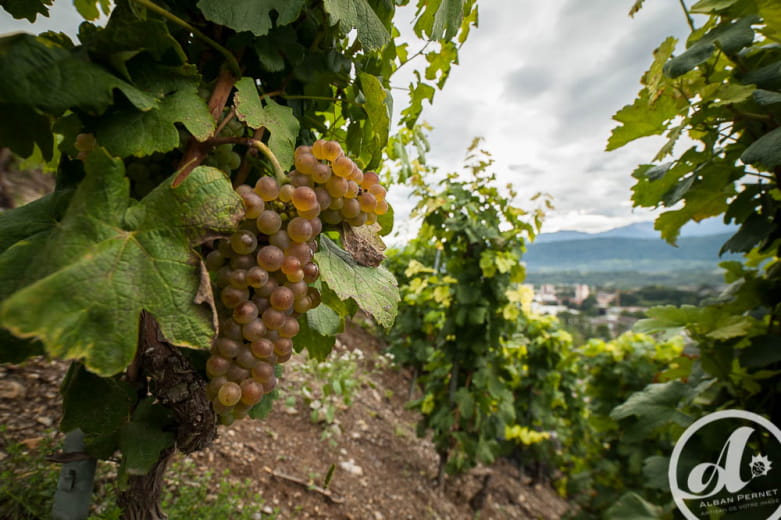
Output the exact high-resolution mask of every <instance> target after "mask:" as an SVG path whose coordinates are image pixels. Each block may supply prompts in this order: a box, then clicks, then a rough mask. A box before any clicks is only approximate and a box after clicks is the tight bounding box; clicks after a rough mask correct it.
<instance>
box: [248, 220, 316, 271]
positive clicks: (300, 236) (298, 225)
mask: <svg viewBox="0 0 781 520" xmlns="http://www.w3.org/2000/svg"><path fill="white" fill-rule="evenodd" d="M287 234H288V236H289V237H290V239H291V240H292V241H293V242H307V241H308V240H309V239H311V238H312V224H311V223H310V222H309V221H308V220H307V219H305V218H303V217H296V218H294V219H291V220H290V222H288V224H287ZM280 263H281V262H280ZM258 264H260V262H258Z"/></svg>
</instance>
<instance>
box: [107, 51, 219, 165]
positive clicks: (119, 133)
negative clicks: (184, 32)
mask: <svg viewBox="0 0 781 520" xmlns="http://www.w3.org/2000/svg"><path fill="white" fill-rule="evenodd" d="M134 79H135V80H136V82H137V84H138V85H139V86H140V87H141V88H143V89H144V91H146V92H152V93H154V95H155V96H156V97H157V98H158V99H159V100H160V101H159V104H158V106H157V107H156V108H154V109H152V110H147V111H140V110H133V109H132V108H128V109H120V110H117V111H115V112H113V113H112V114H111V117H108V118H104V119H103V121H102V122H101V124H100V125H99V126H98V128H97V140H98V143H100V145H102V146H105V147H106V149H108V151H109V152H110V153H111V154H112V155H115V156H118V157H127V156H130V155H135V156H138V157H142V156H146V155H151V154H153V153H155V152H167V151H168V150H172V149H174V148H176V147H177V146H178V145H179V140H180V137H179V130H178V129H177V127H176V123H182V124H183V125H184V126H185V127H186V128H187V130H189V131H190V133H191V134H192V135H193V136H194V137H195V138H196V139H198V140H199V141H204V140H205V139H207V138H208V137H209V136H210V135H211V134H212V133H213V132H214V127H215V121H214V118H212V116H211V114H210V113H209V107H208V106H207V105H206V102H205V101H204V100H203V98H201V97H200V96H199V95H198V84H199V82H200V78H199V76H198V74H197V72H196V71H195V70H194V69H191V68H189V67H181V68H180V67H163V66H157V67H146V70H145V71H144V72H139V73H136V74H134Z"/></svg>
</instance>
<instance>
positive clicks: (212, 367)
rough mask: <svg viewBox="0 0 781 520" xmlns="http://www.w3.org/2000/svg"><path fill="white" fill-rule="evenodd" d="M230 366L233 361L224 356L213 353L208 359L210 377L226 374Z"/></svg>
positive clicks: (207, 373)
mask: <svg viewBox="0 0 781 520" xmlns="http://www.w3.org/2000/svg"><path fill="white" fill-rule="evenodd" d="M230 366H231V362H230V360H229V359H226V358H224V357H222V356H215V355H211V356H209V359H207V360H206V375H208V376H209V377H210V378H215V377H217V376H224V375H225V374H226V373H227V372H228V368H230Z"/></svg>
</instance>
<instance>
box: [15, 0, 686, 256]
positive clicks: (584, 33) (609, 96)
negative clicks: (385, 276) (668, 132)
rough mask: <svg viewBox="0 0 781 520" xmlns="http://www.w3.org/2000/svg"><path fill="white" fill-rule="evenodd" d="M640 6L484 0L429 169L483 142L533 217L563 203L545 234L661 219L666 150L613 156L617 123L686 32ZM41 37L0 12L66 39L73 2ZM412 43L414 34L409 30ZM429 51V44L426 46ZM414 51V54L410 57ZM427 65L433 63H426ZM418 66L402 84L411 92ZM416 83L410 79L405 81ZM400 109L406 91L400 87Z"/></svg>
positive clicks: (642, 147) (608, 1)
mask: <svg viewBox="0 0 781 520" xmlns="http://www.w3.org/2000/svg"><path fill="white" fill-rule="evenodd" d="M632 4H633V0H546V1H544V2H540V1H532V0H481V1H479V26H478V27H477V28H473V29H472V33H471V34H470V36H469V39H468V40H467V42H466V43H465V45H464V46H463V47H462V49H461V52H460V56H459V64H458V65H457V66H456V67H454V69H453V70H452V72H451V75H450V78H449V80H448V82H447V84H446V85H445V88H444V90H443V91H441V92H437V93H436V95H435V97H434V103H433V105H428V104H427V103H426V104H425V109H424V111H423V114H422V120H424V121H426V122H427V123H429V124H430V125H431V126H432V127H433V130H432V132H431V134H430V143H431V151H430V153H429V154H428V157H427V158H428V162H429V164H432V165H434V166H436V167H437V168H438V169H439V170H440V171H442V172H451V171H458V170H459V169H460V167H461V165H462V161H463V157H464V155H465V152H466V148H467V146H468V145H469V143H470V142H471V141H472V139H473V138H474V137H478V136H479V137H483V138H484V143H483V148H485V149H487V150H488V151H490V152H491V154H492V155H493V158H494V160H495V164H494V166H493V171H495V172H496V173H497V175H498V177H499V180H500V182H501V184H506V183H508V182H510V183H512V184H513V185H514V187H515V189H516V190H517V191H518V192H519V199H518V203H519V204H520V205H521V206H522V207H527V208H531V207H533V203H531V202H530V201H529V199H530V198H531V197H532V196H533V195H534V194H535V193H538V192H544V193H548V194H550V195H551V196H552V197H553V204H554V206H555V209H554V210H553V211H550V212H549V213H548V216H547V218H546V221H545V224H544V226H543V231H544V232H553V231H558V230H562V229H571V230H578V231H587V232H598V231H603V230H606V229H611V228H615V227H619V226H622V225H626V224H629V223H633V222H639V221H649V220H652V219H653V217H654V215H653V213H651V212H650V211H648V210H641V209H637V208H635V209H633V208H632V205H631V201H630V196H631V190H630V188H631V186H632V184H633V179H632V177H631V175H630V174H631V172H632V171H633V170H634V168H635V166H636V165H638V164H640V163H643V162H649V161H650V159H651V158H652V157H653V156H654V155H655V153H656V150H657V149H658V148H659V146H660V145H661V143H662V141H661V140H660V139H656V138H650V139H644V140H640V141H637V142H635V143H632V144H630V145H628V146H627V147H625V148H622V149H620V150H618V151H613V152H605V151H604V149H605V144H606V142H607V139H608V136H609V135H610V131H611V129H612V128H613V127H614V126H615V122H614V121H613V120H612V119H611V116H612V115H613V114H614V113H615V112H616V111H617V110H619V109H620V108H621V107H622V106H623V105H626V104H629V103H631V102H632V101H633V99H634V97H635V95H636V94H637V92H638V90H639V89H640V77H641V75H642V73H643V72H644V71H645V70H646V69H647V68H648V66H649V65H650V63H651V58H652V52H653V50H654V49H655V48H656V47H657V46H658V45H659V44H660V43H661V42H662V41H663V40H664V38H666V37H667V36H670V35H672V36H676V37H678V38H679V39H680V40H683V39H684V38H685V36H686V35H687V34H688V27H687V26H686V20H685V18H684V16H683V13H682V11H681V8H680V5H679V2H678V0H648V1H646V2H645V5H644V7H643V9H642V10H640V12H639V13H638V14H636V15H635V17H634V18H630V17H629V16H628V11H629V9H630V7H631V6H632ZM39 20H40V22H39V23H37V24H36V26H35V28H31V27H32V26H31V25H30V24H28V23H27V22H26V21H16V20H13V19H12V18H11V17H10V16H9V15H8V14H7V13H5V12H4V11H0V34H2V33H6V32H9V31H13V30H27V31H33V32H40V31H44V30H49V29H57V30H63V29H64V30H66V32H69V33H70V34H74V33H75V31H76V28H77V27H78V23H79V21H80V17H79V15H78V14H77V13H75V11H74V10H73V7H72V3H71V2H69V1H68V0H59V1H57V2H55V3H54V6H53V8H52V15H51V17H50V18H48V19H47V18H42V17H39ZM401 29H402V34H403V35H404V34H411V27H410V26H409V25H408V24H405V23H403V22H402V27H401ZM418 45H420V44H418ZM414 50H416V47H415V45H414V44H413V45H411V48H410V51H411V52H410V53H412V52H414ZM419 66H420V67H423V66H425V64H424V63H421V64H420V65H419ZM411 72H412V68H405V69H402V70H401V71H400V73H399V74H398V75H397V76H394V78H393V79H392V84H393V85H394V87H402V88H403V87H406V86H408V85H409V83H410V76H409V74H410V73H411ZM405 74H406V76H405ZM392 92H393V95H394V98H395V103H394V105H395V107H397V109H398V110H400V108H401V107H403V105H404V103H405V99H406V94H405V93H404V92H402V91H401V90H398V89H394V90H393V91H392ZM389 201H390V202H391V204H392V205H393V207H394V210H395V212H396V215H397V226H396V227H397V231H396V233H397V236H396V237H395V239H394V240H392V241H394V242H395V241H403V240H405V239H406V238H408V237H410V236H412V235H413V234H414V233H415V232H416V229H417V224H416V223H415V222H411V221H410V220H409V212H410V210H411V209H412V206H413V205H414V201H413V200H411V199H410V197H409V190H407V189H404V188H403V187H394V190H393V191H392V192H391V193H390V195H389Z"/></svg>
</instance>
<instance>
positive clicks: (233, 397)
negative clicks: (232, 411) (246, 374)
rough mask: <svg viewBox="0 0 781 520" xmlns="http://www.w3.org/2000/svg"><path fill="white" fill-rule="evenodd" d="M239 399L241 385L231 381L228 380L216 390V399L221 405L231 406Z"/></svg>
mask: <svg viewBox="0 0 781 520" xmlns="http://www.w3.org/2000/svg"><path fill="white" fill-rule="evenodd" d="M239 399H241V387H240V386H239V385H237V384H236V383H234V382H232V381H228V382H227V383H225V384H224V385H222V387H221V388H220V391H219V392H217V400H218V401H219V403H220V404H222V405H223V406H233V405H234V404H236V403H238V402H239Z"/></svg>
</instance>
